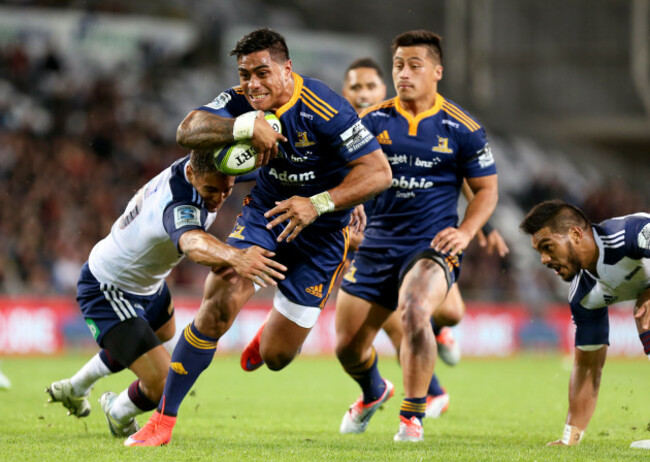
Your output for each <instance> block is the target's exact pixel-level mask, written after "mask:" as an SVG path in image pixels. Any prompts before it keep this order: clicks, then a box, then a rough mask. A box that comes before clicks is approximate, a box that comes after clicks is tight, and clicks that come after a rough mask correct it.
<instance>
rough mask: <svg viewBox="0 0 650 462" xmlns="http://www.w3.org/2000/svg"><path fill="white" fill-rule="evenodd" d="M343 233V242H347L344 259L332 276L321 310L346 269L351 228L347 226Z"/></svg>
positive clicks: (321, 303)
mask: <svg viewBox="0 0 650 462" xmlns="http://www.w3.org/2000/svg"><path fill="white" fill-rule="evenodd" d="M341 232H342V233H343V240H344V242H345V249H344V250H343V259H342V260H341V263H340V264H339V266H338V267H337V268H336V271H334V275H333V276H332V280H331V281H330V285H329V287H328V288H327V294H325V297H323V300H322V301H321V302H320V305H318V306H319V307H320V308H323V307H324V306H325V303H326V302H327V299H328V297H329V296H330V293H331V292H332V287H334V283H335V282H336V280H337V279H338V277H339V273H340V272H341V270H342V269H343V268H344V267H345V260H346V259H347V258H348V247H350V227H349V226H346V227H345V228H343V229H342V230H341Z"/></svg>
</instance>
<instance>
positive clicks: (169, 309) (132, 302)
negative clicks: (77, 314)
mask: <svg viewBox="0 0 650 462" xmlns="http://www.w3.org/2000/svg"><path fill="white" fill-rule="evenodd" d="M77 302H78V303H79V307H80V308H81V312H82V313H83V316H84V318H85V320H86V324H88V328H89V329H90V332H91V333H92V334H93V337H94V338H95V341H96V342H97V343H98V344H99V346H101V347H102V348H103V344H102V340H103V338H104V335H106V333H107V332H108V331H109V330H111V329H112V328H113V327H115V326H116V325H117V324H119V323H121V322H122V321H126V320H127V319H131V318H136V317H139V318H142V319H144V320H145V321H147V323H148V324H149V325H150V326H151V329H152V330H153V331H154V332H155V331H156V330H158V329H159V328H160V327H162V326H163V325H164V324H165V323H166V322H167V321H169V320H170V319H171V317H172V316H173V315H174V307H173V305H172V298H171V294H170V293H169V288H168V287H167V283H163V285H162V287H161V288H160V290H159V291H158V292H156V293H155V294H153V295H146V296H142V295H135V294H131V293H129V292H124V291H123V290H120V289H118V288H117V287H115V286H111V285H109V284H103V283H100V282H99V281H98V280H97V279H95V276H93V273H91V272H90V269H89V268H88V263H86V264H85V265H84V266H83V268H81V275H80V276H79V281H78V282H77Z"/></svg>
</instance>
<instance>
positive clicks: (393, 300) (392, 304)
mask: <svg viewBox="0 0 650 462" xmlns="http://www.w3.org/2000/svg"><path fill="white" fill-rule="evenodd" d="M430 242H431V241H430V240H427V241H426V242H422V243H420V244H418V245H415V246H409V247H408V248H406V249H404V251H402V252H400V251H399V249H396V248H391V249H368V248H364V247H363V246H362V247H361V248H360V249H359V250H358V251H357V252H356V253H355V256H354V260H353V261H352V264H351V265H350V268H349V269H348V271H347V273H345V275H344V276H343V282H342V284H341V289H342V290H344V291H345V292H347V293H349V294H351V295H354V296H356V297H359V298H362V299H364V300H368V301H369V302H374V303H378V304H379V305H381V306H383V307H385V308H388V309H389V310H393V311H395V310H396V309H397V302H398V296H399V288H400V286H401V285H402V279H403V278H404V276H405V275H406V273H407V272H408V271H409V270H410V269H411V268H412V267H413V265H415V263H416V262H417V261H418V260H421V259H423V258H426V259H429V260H433V261H435V262H436V263H438V264H439V265H440V266H441V267H442V268H443V269H444V271H445V276H446V277H447V287H448V288H449V287H451V285H452V284H453V283H454V282H456V281H457V280H458V276H459V274H460V260H461V258H460V257H459V256H457V257H450V256H448V255H443V254H441V253H438V252H436V251H435V250H433V249H432V248H431V247H430V245H429V243H430Z"/></svg>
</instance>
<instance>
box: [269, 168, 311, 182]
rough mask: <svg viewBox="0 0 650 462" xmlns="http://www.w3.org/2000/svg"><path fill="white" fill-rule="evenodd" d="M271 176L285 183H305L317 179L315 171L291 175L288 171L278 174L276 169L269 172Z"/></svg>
mask: <svg viewBox="0 0 650 462" xmlns="http://www.w3.org/2000/svg"><path fill="white" fill-rule="evenodd" d="M269 175H270V176H272V177H273V178H275V179H276V180H279V181H281V182H283V183H305V182H307V181H309V180H315V179H316V174H315V173H314V171H313V170H310V171H308V172H302V173H289V172H287V171H286V170H285V171H282V172H278V171H277V170H276V169H274V168H272V169H271V170H269Z"/></svg>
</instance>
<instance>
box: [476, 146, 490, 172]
mask: <svg viewBox="0 0 650 462" xmlns="http://www.w3.org/2000/svg"><path fill="white" fill-rule="evenodd" d="M477 154H478V164H479V166H480V167H481V168H486V167H489V166H490V165H494V157H493V156H492V149H490V144H489V143H485V146H483V149H481V150H480V151H479V152H478V153H477Z"/></svg>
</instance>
